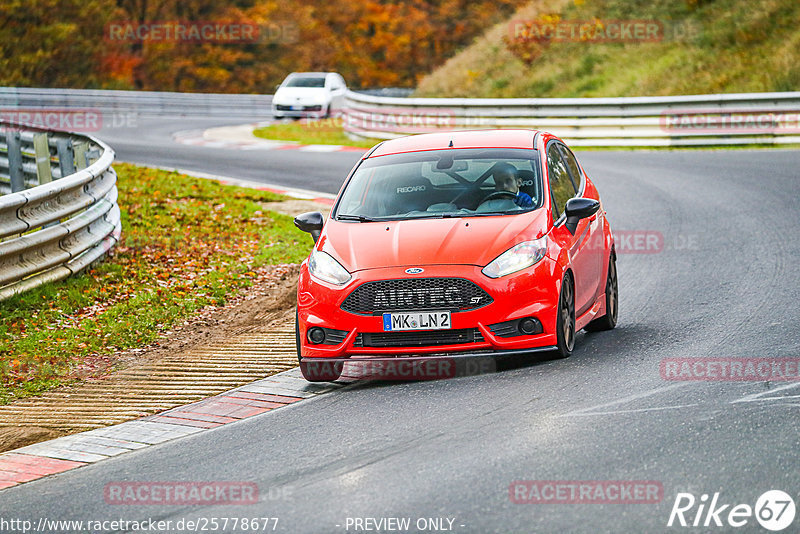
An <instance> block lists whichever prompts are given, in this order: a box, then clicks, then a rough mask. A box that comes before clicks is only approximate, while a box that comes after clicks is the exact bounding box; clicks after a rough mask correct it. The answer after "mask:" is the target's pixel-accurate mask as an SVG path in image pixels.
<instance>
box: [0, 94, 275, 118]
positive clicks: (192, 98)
mask: <svg viewBox="0 0 800 534" xmlns="http://www.w3.org/2000/svg"><path fill="white" fill-rule="evenodd" d="M271 104H272V95H231V94H217V93H172V92H160V91H116V90H94V89H45V88H29V87H0V114H2V113H3V112H5V113H6V114H7V115H10V116H11V117H14V116H15V114H17V113H19V110H27V109H32V110H33V109H54V110H58V109H63V110H75V109H83V110H86V111H94V112H99V113H134V114H137V115H162V116H163V115H177V116H204V117H207V116H217V117H237V118H248V119H249V118H253V117H266V116H269V115H271V113H272V111H271ZM0 119H2V117H0ZM13 122H19V121H16V120H14V121H13Z"/></svg>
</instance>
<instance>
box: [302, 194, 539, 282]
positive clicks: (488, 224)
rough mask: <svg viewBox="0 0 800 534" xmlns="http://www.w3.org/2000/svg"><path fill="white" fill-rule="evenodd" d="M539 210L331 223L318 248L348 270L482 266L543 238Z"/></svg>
mask: <svg viewBox="0 0 800 534" xmlns="http://www.w3.org/2000/svg"><path fill="white" fill-rule="evenodd" d="M546 225H547V213H546V212H545V210H543V209H538V210H535V211H533V212H528V213H522V214H519V215H501V216H485V217H465V218H453V219H418V220H407V221H387V222H364V223H359V222H340V221H335V220H333V219H329V220H328V222H327V223H326V224H325V228H324V230H323V233H322V236H321V237H320V241H319V245H318V247H319V249H320V250H322V251H324V252H327V253H328V254H330V255H331V256H333V257H334V258H336V259H337V260H338V261H339V262H340V263H341V264H342V265H343V266H344V267H345V268H346V269H347V270H348V271H350V272H354V271H360V270H364V269H377V268H382V267H398V266H408V267H413V266H417V265H446V264H451V265H454V264H458V265H479V266H484V265H486V264H488V263H489V262H491V261H492V260H493V259H495V258H496V257H497V256H499V255H500V254H502V253H503V252H505V251H506V250H508V249H509V248H511V247H512V246H514V245H515V244H517V243H519V242H521V241H527V240H532V239H537V238H539V237H541V236H542V235H544V232H545V228H546Z"/></svg>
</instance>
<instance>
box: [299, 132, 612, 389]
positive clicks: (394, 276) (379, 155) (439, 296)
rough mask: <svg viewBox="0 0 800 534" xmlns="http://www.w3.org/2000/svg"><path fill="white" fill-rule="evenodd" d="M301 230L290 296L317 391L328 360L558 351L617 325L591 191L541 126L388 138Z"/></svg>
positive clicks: (329, 371)
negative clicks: (307, 247)
mask: <svg viewBox="0 0 800 534" xmlns="http://www.w3.org/2000/svg"><path fill="white" fill-rule="evenodd" d="M295 224H296V225H297V226H298V228H300V229H301V230H304V231H307V232H310V233H311V235H312V237H313V238H314V241H315V245H314V248H313V250H312V251H311V254H310V255H309V257H308V259H307V260H306V261H304V262H303V264H302V266H301V270H300V281H299V287H298V291H297V329H296V330H297V355H298V358H299V359H300V366H301V369H302V370H303V374H304V376H305V377H306V379H308V380H311V381H322V380H335V379H337V378H339V375H340V373H341V369H342V367H341V365H331V363H333V362H337V363H340V364H341V363H342V362H346V361H355V359H356V358H358V359H359V361H360V359H361V358H382V359H386V358H389V357H391V358H395V357H400V356H409V355H415V356H420V355H427V356H429V357H431V358H435V357H442V356H443V355H444V356H448V355H469V354H478V355H484V356H485V355H505V354H513V353H523V352H539V351H553V352H554V353H555V354H556V355H558V356H560V357H566V356H569V355H570V354H571V352H572V349H573V346H574V343H575V333H576V332H577V331H578V330H579V329H581V328H584V329H586V330H592V331H594V330H607V329H611V328H614V326H615V325H616V322H617V300H618V297H617V272H616V267H615V257H616V255H615V252H614V238H613V236H612V234H611V228H610V226H609V223H608V221H607V219H606V217H605V211H603V208H602V204H601V203H600V196H599V194H598V192H597V189H596V188H595V186H594V184H593V183H592V182H591V181H590V180H589V178H588V177H587V176H586V173H585V172H584V171H583V169H582V168H581V166H580V164H579V163H578V161H577V159H576V158H575V156H574V154H573V153H572V151H570V149H569V148H567V146H566V145H565V144H564V142H563V141H561V140H560V139H559V138H557V137H555V136H554V135H552V134H549V133H546V132H539V131H533V130H479V131H461V132H448V133H434V134H424V135H415V136H410V137H404V138H400V139H395V140H391V141H385V142H383V143H380V144H378V145H377V146H375V147H374V148H372V149H371V150H369V151H368V152H367V153H366V154H365V155H364V157H363V158H362V159H361V160H360V161H359V162H358V164H356V166H355V167H354V168H353V170H352V171H351V172H350V175H349V176H348V178H347V180H345V183H344V185H343V186H342V189H341V191H340V192H339V195H338V197H337V199H336V202H335V204H334V206H333V209H332V211H331V214H330V216H329V217H328V219H327V221H323V217H322V215H321V214H320V213H318V212H313V213H305V214H303V215H300V216H298V217H297V218H296V219H295ZM321 363H325V365H324V366H320V364H321ZM321 369H323V370H324V371H322V372H321V371H320V370H321Z"/></svg>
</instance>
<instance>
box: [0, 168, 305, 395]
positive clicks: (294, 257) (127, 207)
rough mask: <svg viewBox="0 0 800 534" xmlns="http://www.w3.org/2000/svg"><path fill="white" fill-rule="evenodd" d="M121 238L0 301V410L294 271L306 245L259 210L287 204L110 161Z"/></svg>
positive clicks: (276, 217)
mask: <svg viewBox="0 0 800 534" xmlns="http://www.w3.org/2000/svg"><path fill="white" fill-rule="evenodd" d="M114 168H115V169H116V171H117V174H118V183H117V186H118V188H119V204H120V209H121V211H122V240H121V242H120V243H119V244H118V245H117V247H116V248H115V250H114V252H113V253H112V255H110V256H109V257H108V258H107V259H106V261H104V262H103V263H101V264H99V265H97V266H95V267H94V268H93V269H91V270H90V271H88V272H87V273H85V274H83V275H80V276H76V277H73V278H69V279H67V280H64V281H61V282H56V283H51V284H47V285H45V286H42V287H40V288H37V289H34V290H32V291H29V292H27V293H24V294H21V295H17V296H15V297H13V298H11V299H8V300H6V301H4V302H0V403H8V402H9V401H11V400H13V399H15V398H19V397H23V396H28V395H32V394H37V393H40V392H42V391H45V390H47V389H50V388H52V387H55V386H57V385H60V384H62V383H64V382H66V381H71V380H75V379H77V378H79V377H81V376H83V375H86V374H87V373H88V374H89V375H91V372H92V369H95V368H101V367H107V366H108V365H112V366H113V363H114V362H113V355H114V354H115V353H116V352H118V351H120V350H125V349H130V348H136V347H141V346H145V345H148V344H150V343H152V342H153V341H154V340H155V339H156V338H158V337H159V336H160V335H161V334H162V333H163V332H165V331H166V330H168V329H169V328H170V327H171V326H172V325H174V324H176V323H178V322H179V321H181V322H182V321H183V320H185V319H186V318H188V317H189V316H191V315H193V314H195V313H196V312H198V311H199V310H200V309H202V308H203V307H205V306H219V305H222V304H223V303H224V302H225V301H226V299H228V298H229V297H231V296H233V295H235V294H237V293H238V292H239V291H240V290H242V289H243V288H246V287H248V286H250V285H251V284H252V283H253V282H254V281H256V280H258V279H259V278H260V277H263V276H266V272H267V271H268V268H269V265H272V264H280V263H298V262H300V261H302V260H303V258H304V257H305V256H306V255H307V254H308V249H309V244H310V242H309V240H308V236H307V235H306V234H303V233H302V232H300V231H299V230H297V229H296V228H295V227H294V224H293V222H292V219H291V217H289V216H286V215H282V214H278V213H274V212H269V211H267V210H265V209H263V207H262V205H263V203H266V202H275V201H280V200H283V199H284V198H285V197H282V196H280V195H276V194H274V193H270V192H266V191H258V190H253V189H245V188H240V187H234V186H226V185H222V184H220V183H219V182H216V181H212V180H205V179H200V178H194V177H191V176H186V175H182V174H178V173H176V172H168V171H163V170H157V169H150V168H145V167H138V166H135V165H130V164H118V165H115V166H114Z"/></svg>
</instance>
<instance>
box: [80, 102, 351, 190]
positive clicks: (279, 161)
mask: <svg viewBox="0 0 800 534" xmlns="http://www.w3.org/2000/svg"><path fill="white" fill-rule="evenodd" d="M267 118H268V117H264V118H263V119H267ZM240 122H241V121H240ZM123 124H124V125H122V126H118V127H113V128H104V129H102V130H101V131H100V132H98V133H96V134H95V135H97V136H98V137H99V138H100V139H102V140H103V141H105V142H106V143H108V144H109V145H110V146H111V147H112V148H113V149H114V151H115V152H116V154H117V159H118V160H120V161H130V162H136V163H145V164H148V165H156V166H160V167H173V168H177V169H186V170H193V171H201V172H206V173H211V174H218V175H221V176H230V177H232V178H240V179H245V180H252V181H256V182H263V183H267V184H277V185H285V186H289V187H296V188H299V189H308V190H310V191H322V192H324V193H333V194H335V193H337V192H338V191H339V186H341V184H342V181H343V180H344V177H345V176H346V174H347V171H349V170H350V169H351V168H352V167H353V165H355V163H356V162H357V161H358V160H359V158H360V156H361V153H360V152H331V153H326V154H324V155H321V154H315V153H310V152H301V151H297V150H234V149H230V148H212V147H207V146H192V145H183V144H178V143H176V142H175V141H174V140H173V134H174V133H177V132H185V131H197V132H201V131H202V130H204V129H206V128H211V127H214V126H225V125H230V124H236V120H233V121H231V119H220V118H198V117H174V118H171V119H165V118H163V117H141V116H140V117H136V118H135V119H133V120H131V122H130V123H123ZM323 162H324V163H323Z"/></svg>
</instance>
